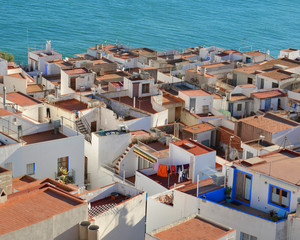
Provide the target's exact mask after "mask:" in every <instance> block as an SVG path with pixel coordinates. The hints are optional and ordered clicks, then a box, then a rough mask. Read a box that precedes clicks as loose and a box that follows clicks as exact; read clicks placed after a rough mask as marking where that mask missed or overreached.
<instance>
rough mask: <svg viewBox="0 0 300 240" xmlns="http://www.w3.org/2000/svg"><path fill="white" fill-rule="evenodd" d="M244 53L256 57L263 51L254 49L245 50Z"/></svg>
mask: <svg viewBox="0 0 300 240" xmlns="http://www.w3.org/2000/svg"><path fill="white" fill-rule="evenodd" d="M244 54H247V55H250V56H253V57H256V56H260V55H263V54H264V53H263V52H260V51H257V50H256V51H250V52H245V53H244Z"/></svg>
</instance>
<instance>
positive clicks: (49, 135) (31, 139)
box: [23, 130, 67, 144]
mask: <svg viewBox="0 0 300 240" xmlns="http://www.w3.org/2000/svg"><path fill="white" fill-rule="evenodd" d="M66 137H67V136H66V135H64V134H62V133H57V134H54V130H50V131H45V132H39V133H35V134H30V135H25V136H23V140H24V141H25V142H26V143H27V144H33V143H39V142H46V141H51V140H57V139H61V138H66Z"/></svg>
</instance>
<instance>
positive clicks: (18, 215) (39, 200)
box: [0, 184, 87, 235]
mask: <svg viewBox="0 0 300 240" xmlns="http://www.w3.org/2000/svg"><path fill="white" fill-rule="evenodd" d="M84 204H87V203H85V202H84V201H83V200H81V199H80V198H78V197H75V196H72V195H71V194H68V193H67V192H64V191H62V190H59V189H57V188H56V187H53V186H50V185H47V184H45V185H44V188H42V186H40V187H39V188H32V189H26V190H24V191H20V192H17V193H13V194H10V195H8V199H7V201H6V202H5V203H2V204H0V219H5V221H0V235H3V234H6V233H9V232H13V231H16V230H18V229H21V228H24V227H27V226H30V225H33V224H35V223H38V222H41V221H44V220H46V219H48V218H51V217H53V216H55V215H57V214H60V213H62V212H65V211H68V210H71V209H73V208H76V207H79V206H82V205H84Z"/></svg>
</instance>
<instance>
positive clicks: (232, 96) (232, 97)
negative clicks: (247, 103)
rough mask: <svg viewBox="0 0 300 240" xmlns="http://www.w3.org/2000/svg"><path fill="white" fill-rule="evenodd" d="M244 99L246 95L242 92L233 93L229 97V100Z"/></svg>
mask: <svg viewBox="0 0 300 240" xmlns="http://www.w3.org/2000/svg"><path fill="white" fill-rule="evenodd" d="M246 99H248V97H247V96H245V95H244V94H233V95H231V97H230V102H234V101H240V100H246Z"/></svg>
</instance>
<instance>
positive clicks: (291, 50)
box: [281, 48, 299, 52]
mask: <svg viewBox="0 0 300 240" xmlns="http://www.w3.org/2000/svg"><path fill="white" fill-rule="evenodd" d="M281 51H283V52H295V51H299V50H298V49H295V48H287V49H283V50H281Z"/></svg>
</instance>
